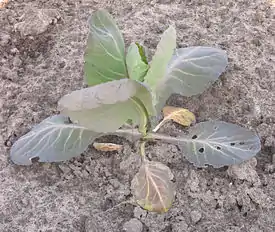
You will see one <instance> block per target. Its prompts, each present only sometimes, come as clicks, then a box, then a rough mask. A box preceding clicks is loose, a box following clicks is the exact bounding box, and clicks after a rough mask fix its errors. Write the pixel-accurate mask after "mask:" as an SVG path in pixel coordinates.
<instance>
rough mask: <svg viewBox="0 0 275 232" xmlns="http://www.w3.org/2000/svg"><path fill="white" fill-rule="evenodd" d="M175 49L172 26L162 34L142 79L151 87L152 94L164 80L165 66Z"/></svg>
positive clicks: (174, 34)
mask: <svg viewBox="0 0 275 232" xmlns="http://www.w3.org/2000/svg"><path fill="white" fill-rule="evenodd" d="M175 48H176V30H175V28H174V27H173V26H170V27H169V28H168V29H167V30H166V31H165V32H164V33H163V35H162V38H161V40H160V42H159V44H158V46H157V50H156V53H155V55H154V56H153V59H152V62H151V63H150V68H149V70H148V72H147V75H146V76H145V78H144V79H145V82H146V83H147V84H148V85H149V86H150V87H151V89H152V91H153V94H155V91H156V87H157V85H158V83H159V82H160V81H161V80H162V79H163V78H164V76H165V74H166V72H167V65H168V63H169V61H170V60H171V57H172V55H173V52H174V50H175Z"/></svg>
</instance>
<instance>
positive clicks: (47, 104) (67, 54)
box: [0, 0, 275, 232]
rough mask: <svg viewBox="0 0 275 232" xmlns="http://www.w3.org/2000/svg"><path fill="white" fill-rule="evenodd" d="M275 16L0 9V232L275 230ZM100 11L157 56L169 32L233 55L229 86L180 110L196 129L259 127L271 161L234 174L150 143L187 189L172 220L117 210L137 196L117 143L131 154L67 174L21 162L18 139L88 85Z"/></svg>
mask: <svg viewBox="0 0 275 232" xmlns="http://www.w3.org/2000/svg"><path fill="white" fill-rule="evenodd" d="M274 7H275V3H274V1H271V0H270V1H268V0H254V1H250V0H219V1H218V0H185V1H184V0H171V1H169V0H153V1H148V0H147V1H146V0H124V1H119V0H112V1H111V0H109V1H108V0H96V1H89V0H66V1H65V0H37V1H31V0H17V1H14V0H10V1H9V3H8V4H7V5H6V7H5V8H4V9H0V28H1V29H0V54H1V56H0V67H1V72H0V78H1V79H0V112H1V114H0V130H1V133H0V141H1V145H0V231H1V232H19V231H20V232H21V231H22V232H23V231H24V232H38V231H39V232H50V231H52V232H61V231H64V232H84V231H89V232H91V231H107V232H109V231H114V232H118V231H123V230H125V231H128V232H130V231H132V232H141V231H143V232H145V231H149V232H169V231H172V232H179V231H199V232H202V231H214V232H219V231H226V232H233V231H234V232H239V231H247V232H248V231H249V232H261V231H263V232H272V231H275V221H274V218H275V202H274V200H275V191H274V187H275V125H274V124H275V116H274V115H275V73H274V70H275V65H274V64H275V63H274V59H275V14H274V12H275V11H274ZM98 8H106V9H107V10H108V11H109V12H110V13H112V15H113V16H114V17H115V18H116V19H117V21H118V24H119V27H120V28H121V29H122V30H123V33H124V36H125V39H126V42H127V44H129V42H130V41H140V42H144V44H145V45H147V46H148V47H149V48H150V51H151V52H152V51H153V49H155V47H156V45H157V42H158V41H159V38H160V35H161V33H162V32H163V31H164V30H165V29H166V28H167V27H168V25H169V24H171V23H175V25H176V28H177V31H178V41H177V42H178V46H179V47H186V46H191V45H210V46H218V47H221V48H223V49H225V50H226V51H227V52H228V56H229V62H230V63H229V66H228V68H227V71H226V73H225V74H224V75H223V76H222V78H221V81H219V82H218V83H217V84H215V86H214V87H213V88H211V89H209V90H208V91H206V92H205V93H204V94H203V95H201V96H199V97H192V98H183V97H180V96H174V97H173V98H171V100H170V103H171V104H172V105H176V106H183V107H185V108H188V109H190V110H191V111H193V112H194V113H195V114H196V116H197V119H198V121H204V120H207V119H220V120H224V121H227V122H233V123H237V124H239V125H242V126H244V127H247V128H251V129H255V130H256V131H257V132H258V133H259V136H260V137H261V141H262V147H263V148H262V152H261V154H259V155H258V156H257V157H256V159H252V160H251V161H249V162H247V163H245V164H242V165H240V166H234V167H231V168H229V169H228V168H222V169H218V170H215V169H213V168H206V169H197V168H195V167H194V166H193V165H191V164H189V163H188V162H187V161H185V160H184V159H182V158H181V157H182V155H181V154H180V152H179V151H178V149H177V148H176V147H175V146H172V145H164V144H163V145H162V144H156V145H150V147H149V148H148V153H150V154H151V157H152V159H153V160H159V161H162V162H164V163H165V164H167V165H168V166H169V167H170V168H171V169H172V171H173V173H174V175H175V181H176V183H177V195H176V200H175V202H174V204H173V207H172V209H171V210H170V211H169V212H168V213H166V214H162V215H159V214H155V213H147V212H146V211H144V210H142V209H141V208H139V207H134V206H131V205H120V206H118V207H116V208H114V209H111V208H112V206H114V205H116V204H118V203H120V202H123V201H125V200H127V199H129V198H130V196H131V194H130V185H129V183H130V181H131V179H132V177H133V175H134V174H135V172H136V170H137V168H138V165H139V158H138V156H137V155H136V151H135V149H134V148H133V147H132V145H131V144H130V143H128V142H126V141H125V140H122V139H119V138H111V141H110V140H109V141H110V142H120V143H123V144H124V146H125V148H124V151H123V152H121V153H118V154H116V153H114V154H109V153H108V154H106V153H100V152H97V151H95V150H94V149H92V148H90V149H89V150H88V151H87V152H85V154H83V155H82V156H81V157H78V158H75V159H73V160H71V161H68V162H64V163H60V164H34V165H32V166H31V167H19V166H16V165H14V164H12V163H11V162H10V161H9V148H10V146H11V145H12V144H13V143H14V141H15V140H16V139H18V137H20V136H21V135H23V134H25V133H26V132H28V131H29V130H30V129H31V127H32V126H33V125H35V124H37V123H39V122H41V121H42V120H43V119H44V118H46V117H48V116H50V115H52V114H54V113H57V111H56V105H57V101H58V99H59V98H60V97H61V96H62V95H64V94H66V93H69V92H70V91H72V90H75V89H78V88H81V87H82V86H83V53H84V49H85V43H86V39H87V34H88V27H87V19H88V16H89V15H90V13H91V12H93V11H94V10H96V9H98ZM174 127H175V125H172V124H169V125H168V126H167V128H166V129H167V130H173V129H174ZM272 156H273V157H272ZM107 209H111V210H109V211H107V212H104V211H105V210H107Z"/></svg>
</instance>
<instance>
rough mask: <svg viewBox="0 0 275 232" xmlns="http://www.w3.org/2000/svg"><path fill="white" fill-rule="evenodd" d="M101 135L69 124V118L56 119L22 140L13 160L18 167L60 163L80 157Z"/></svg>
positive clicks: (35, 128)
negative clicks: (35, 162) (34, 160)
mask: <svg viewBox="0 0 275 232" xmlns="http://www.w3.org/2000/svg"><path fill="white" fill-rule="evenodd" d="M99 136H100V134H98V133H95V132H93V131H90V130H87V129H86V128H83V127H81V126H78V125H75V124H72V123H70V122H69V118H68V117H64V116H62V115H55V116H52V117H49V118H47V119H45V120H44V121H42V122H41V123H40V124H38V125H37V126H35V127H34V128H33V129H32V130H31V131H30V132H29V133H27V134H25V135H24V136H22V137H21V138H19V139H18V140H17V141H16V142H15V143H14V144H13V146H12V148H11V153H10V155H11V160H12V161H13V162H14V163H15V164H18V165H31V164H32V161H31V159H33V158H39V162H59V161H65V160H69V159H71V158H72V157H75V156H78V155H80V154H81V153H82V152H84V151H85V150H86V148H87V147H88V146H89V144H90V143H91V142H92V141H93V140H94V139H96V138H97V137H99Z"/></svg>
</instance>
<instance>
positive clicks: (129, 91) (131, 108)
mask: <svg viewBox="0 0 275 232" xmlns="http://www.w3.org/2000/svg"><path fill="white" fill-rule="evenodd" d="M59 109H60V111H61V113H62V114H64V115H67V116H69V117H70V118H71V119H72V120H73V121H76V122H77V124H78V125H80V126H84V127H87V128H89V129H91V130H93V131H96V132H114V131H116V130H117V129H118V128H119V127H121V126H122V125H123V124H124V123H125V122H126V121H127V120H128V119H131V120H133V123H136V124H137V125H140V131H141V132H144V133H145V131H146V128H147V123H148V117H149V116H151V115H154V114H155V110H154V107H153V105H152V96H151V93H150V92H149V91H148V89H147V88H146V87H145V85H143V84H142V83H139V82H137V81H134V80H131V79H121V80H116V81H111V82H107V83H103V84H100V85H96V86H93V87H89V88H86V89H82V90H77V91H74V92H72V93H71V94H68V95H66V96H64V97H62V98H61V99H60V101H59Z"/></svg>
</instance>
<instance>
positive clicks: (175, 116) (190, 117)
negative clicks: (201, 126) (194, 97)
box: [162, 106, 196, 126]
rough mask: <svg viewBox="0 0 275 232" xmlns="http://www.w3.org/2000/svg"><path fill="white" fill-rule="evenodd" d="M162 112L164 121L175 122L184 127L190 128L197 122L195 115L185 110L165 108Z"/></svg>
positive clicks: (171, 107)
mask: <svg viewBox="0 0 275 232" xmlns="http://www.w3.org/2000/svg"><path fill="white" fill-rule="evenodd" d="M162 112H163V116H164V119H163V120H166V121H167V120H173V121H174V122H176V123H178V124H180V125H182V126H190V125H191V124H192V123H194V122H195V121H196V117H195V115H194V114H193V113H192V112H190V111H189V110H187V109H184V108H180V107H173V106H165V107H164V108H163V110H162Z"/></svg>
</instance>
